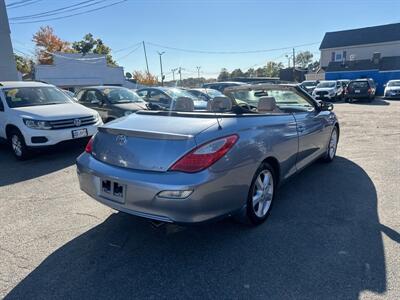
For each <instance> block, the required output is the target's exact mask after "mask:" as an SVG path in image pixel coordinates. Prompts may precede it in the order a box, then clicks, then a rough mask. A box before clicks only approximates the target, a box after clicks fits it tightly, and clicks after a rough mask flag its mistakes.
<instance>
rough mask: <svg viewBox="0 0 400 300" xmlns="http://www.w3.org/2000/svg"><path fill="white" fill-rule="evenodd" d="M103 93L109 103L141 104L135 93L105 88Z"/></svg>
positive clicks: (122, 89) (140, 99)
mask: <svg viewBox="0 0 400 300" xmlns="http://www.w3.org/2000/svg"><path fill="white" fill-rule="evenodd" d="M103 93H104V95H106V97H107V99H108V100H109V101H110V102H111V103H130V102H143V99H142V98H140V97H139V96H138V95H137V94H136V93H134V92H132V91H131V90H128V89H124V88H116V89H112V88H107V89H104V90H103Z"/></svg>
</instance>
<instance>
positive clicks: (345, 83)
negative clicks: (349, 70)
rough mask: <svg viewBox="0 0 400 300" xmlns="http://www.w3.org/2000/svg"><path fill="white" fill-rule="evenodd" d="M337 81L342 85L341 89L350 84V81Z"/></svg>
mask: <svg viewBox="0 0 400 300" xmlns="http://www.w3.org/2000/svg"><path fill="white" fill-rule="evenodd" d="M338 81H339V82H340V83H341V84H342V86H343V89H345V88H346V87H347V85H348V84H349V83H350V79H339V80H338Z"/></svg>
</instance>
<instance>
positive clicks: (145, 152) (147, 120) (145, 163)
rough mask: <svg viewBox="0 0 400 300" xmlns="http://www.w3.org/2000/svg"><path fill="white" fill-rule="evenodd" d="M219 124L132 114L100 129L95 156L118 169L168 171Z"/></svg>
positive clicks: (97, 135)
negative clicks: (199, 139) (205, 132)
mask: <svg viewBox="0 0 400 300" xmlns="http://www.w3.org/2000/svg"><path fill="white" fill-rule="evenodd" d="M216 124H217V121H216V119H215V118H191V117H175V116H166V115H163V116H161V115H153V114H152V115H148V114H131V115H129V116H127V117H123V118H120V119H117V120H115V121H112V122H110V123H107V124H106V125H104V126H101V127H100V128H99V132H98V133H97V134H96V137H95V139H94V141H93V152H92V154H93V156H94V157H95V158H96V159H98V160H100V161H103V162H105V163H107V164H110V165H114V166H118V167H124V168H130V169H136V170H146V171H158V172H165V171H167V170H168V169H169V168H170V166H171V165H172V164H173V163H174V162H175V161H177V160H178V159H179V158H180V157H182V156H183V155H184V154H185V153H187V152H188V151H190V150H191V149H193V148H194V147H196V146H197V143H196V140H195V137H196V135H198V134H199V133H201V132H203V131H205V130H206V129H208V128H209V127H211V126H213V125H216Z"/></svg>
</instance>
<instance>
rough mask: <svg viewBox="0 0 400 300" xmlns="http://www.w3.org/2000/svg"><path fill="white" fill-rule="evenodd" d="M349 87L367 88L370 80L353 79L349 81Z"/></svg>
mask: <svg viewBox="0 0 400 300" xmlns="http://www.w3.org/2000/svg"><path fill="white" fill-rule="evenodd" d="M349 87H351V88H367V87H368V82H366V81H353V82H350V83H349Z"/></svg>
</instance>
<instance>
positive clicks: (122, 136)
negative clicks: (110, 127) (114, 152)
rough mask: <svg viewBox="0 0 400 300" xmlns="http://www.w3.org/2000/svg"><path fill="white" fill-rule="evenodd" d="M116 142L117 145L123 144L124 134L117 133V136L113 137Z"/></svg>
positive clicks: (124, 141) (124, 142) (124, 140)
mask: <svg viewBox="0 0 400 300" xmlns="http://www.w3.org/2000/svg"><path fill="white" fill-rule="evenodd" d="M115 140H116V142H117V144H118V145H120V146H123V145H125V144H126V136H125V135H123V134H119V135H117V137H116V138H115Z"/></svg>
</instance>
